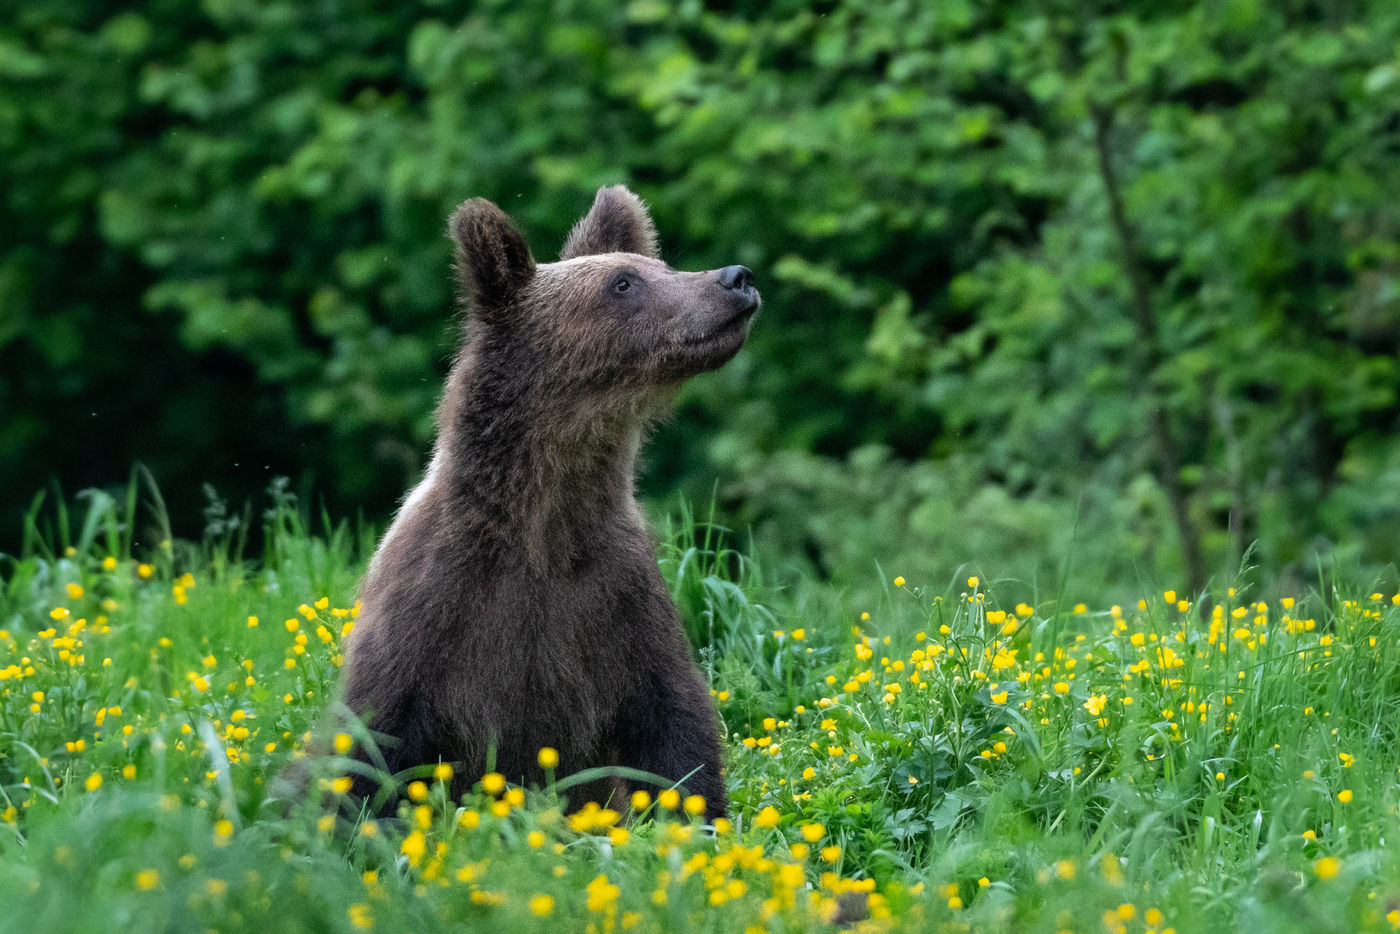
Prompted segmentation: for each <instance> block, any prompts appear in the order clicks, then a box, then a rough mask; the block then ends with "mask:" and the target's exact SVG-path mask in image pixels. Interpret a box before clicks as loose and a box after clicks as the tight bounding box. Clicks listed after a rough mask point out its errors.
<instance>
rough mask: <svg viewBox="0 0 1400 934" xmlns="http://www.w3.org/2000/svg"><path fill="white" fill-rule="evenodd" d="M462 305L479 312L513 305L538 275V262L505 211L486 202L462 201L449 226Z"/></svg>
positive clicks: (475, 199) (477, 200)
mask: <svg viewBox="0 0 1400 934" xmlns="http://www.w3.org/2000/svg"><path fill="white" fill-rule="evenodd" d="M447 235H448V236H449V237H451V238H452V243H453V246H454V251H453V252H454V253H455V267H456V270H457V284H458V287H459V289H460V290H461V296H462V301H463V303H464V304H465V303H468V302H470V301H472V300H473V299H474V300H475V305H476V307H477V309H478V311H479V312H490V311H492V310H494V309H498V308H500V307H502V306H503V305H505V304H506V303H507V302H509V301H510V299H511V298H513V297H514V295H515V293H516V292H518V291H519V290H520V288H521V287H522V286H524V285H525V283H527V282H529V281H530V278H531V277H532V276H534V274H535V258H534V257H533V256H531V255H530V248H529V246H527V245H526V243H525V238H524V237H522V236H520V232H519V231H518V230H516V229H515V225H514V224H512V223H511V220H510V218H509V217H508V216H507V215H506V212H505V211H502V210H501V209H500V208H498V207H496V206H495V205H494V204H492V203H491V202H490V201H487V200H486V199H485V198H471V199H469V200H467V201H463V202H462V204H461V206H459V207H458V208H457V210H455V211H453V212H452V217H451V218H450V219H449V220H448V222H447Z"/></svg>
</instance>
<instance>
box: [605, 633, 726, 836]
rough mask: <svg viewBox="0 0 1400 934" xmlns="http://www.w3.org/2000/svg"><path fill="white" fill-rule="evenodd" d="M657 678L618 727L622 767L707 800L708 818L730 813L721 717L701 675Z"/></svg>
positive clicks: (626, 708) (625, 712) (673, 674)
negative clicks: (722, 745) (673, 785)
mask: <svg viewBox="0 0 1400 934" xmlns="http://www.w3.org/2000/svg"><path fill="white" fill-rule="evenodd" d="M688 661H689V660H688V659H687V664H686V668H687V669H688V670H684V671H682V672H675V671H668V672H664V673H654V674H653V675H652V676H651V677H650V678H648V679H645V680H644V681H643V684H642V686H641V689H640V690H639V691H638V693H637V694H636V695H635V696H634V697H632V698H631V700H630V701H629V702H628V703H626V704H624V705H623V708H622V710H621V713H620V716H619V718H618V726H617V742H618V752H619V759H620V762H621V764H622V765H625V766H629V767H631V768H634V769H641V770H642V771H645V772H652V773H654V774H656V775H660V776H661V777H662V778H666V779H669V780H670V781H671V782H672V783H676V782H679V783H681V785H682V787H683V788H684V789H685V790H686V791H687V792H688V793H690V794H697V795H702V796H704V798H705V816H706V818H708V819H709V820H715V819H716V818H719V817H723V816H725V814H726V813H727V812H728V810H729V793H728V792H727V791H726V789H725V785H724V775H723V773H722V767H723V760H722V757H721V755H720V742H719V729H718V719H719V718H718V715H717V712H716V710H715V707H714V703H713V702H712V701H711V700H710V692H709V690H708V689H706V687H705V682H704V681H702V680H701V679H700V676H699V673H698V672H696V671H695V670H694V668H691V667H690V666H689V664H688Z"/></svg>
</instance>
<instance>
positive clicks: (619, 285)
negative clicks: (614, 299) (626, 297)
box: [612, 273, 632, 295]
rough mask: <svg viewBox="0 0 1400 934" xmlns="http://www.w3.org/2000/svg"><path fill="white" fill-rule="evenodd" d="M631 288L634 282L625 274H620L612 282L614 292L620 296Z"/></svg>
mask: <svg viewBox="0 0 1400 934" xmlns="http://www.w3.org/2000/svg"><path fill="white" fill-rule="evenodd" d="M630 288H632V280H631V279H628V278H627V276H626V274H625V273H624V274H619V275H618V276H617V277H615V278H614V279H613V281H612V290H613V291H614V292H616V293H618V294H619V295H621V294H622V293H623V292H626V291H627V290H628V289H630Z"/></svg>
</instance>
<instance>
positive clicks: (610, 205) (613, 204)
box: [559, 185, 660, 259]
mask: <svg viewBox="0 0 1400 934" xmlns="http://www.w3.org/2000/svg"><path fill="white" fill-rule="evenodd" d="M599 253H640V254H641V255H642V256H650V257H651V258H652V259H658V258H659V257H660V254H659V252H658V251H657V249H656V227H655V226H654V225H653V224H652V222H651V215H650V214H648V213H647V208H646V205H645V204H643V203H642V199H641V198H638V197H637V196H636V195H634V194H632V192H630V191H628V190H627V188H626V187H625V186H623V185H614V186H612V187H611V188H599V189H598V196H597V197H596V198H594V199H593V207H592V208H591V209H590V210H589V212H588V213H587V214H586V215H584V218H583V220H581V221H579V222H578V223H577V224H575V225H574V229H573V230H572V231H570V232H569V239H567V240H565V241H564V249H563V250H561V251H560V253H559V258H560V259H573V258H575V257H577V256H595V255H597V254H599Z"/></svg>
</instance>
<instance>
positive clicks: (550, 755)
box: [539, 746, 559, 909]
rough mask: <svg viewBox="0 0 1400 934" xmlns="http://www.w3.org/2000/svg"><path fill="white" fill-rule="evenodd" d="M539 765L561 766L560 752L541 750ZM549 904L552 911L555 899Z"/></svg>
mask: <svg viewBox="0 0 1400 934" xmlns="http://www.w3.org/2000/svg"><path fill="white" fill-rule="evenodd" d="M539 763H540V768H542V769H552V768H554V767H555V766H557V765H558V764H559V751H558V750H557V749H554V748H553V747H551V746H545V747H544V748H543V749H541V750H540V754H539ZM542 897H543V898H549V896H547V895H546V896H542ZM549 904H550V907H551V909H552V908H553V906H554V900H553V899H550V902H549Z"/></svg>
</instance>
